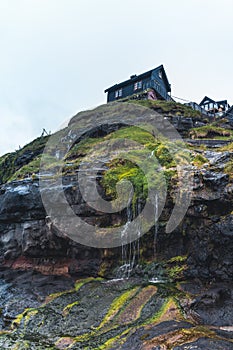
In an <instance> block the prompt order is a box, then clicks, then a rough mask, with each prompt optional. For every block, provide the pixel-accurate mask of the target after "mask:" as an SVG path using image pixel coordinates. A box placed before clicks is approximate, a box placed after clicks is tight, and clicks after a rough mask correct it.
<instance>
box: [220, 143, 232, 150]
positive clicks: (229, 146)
mask: <svg viewBox="0 0 233 350" xmlns="http://www.w3.org/2000/svg"><path fill="white" fill-rule="evenodd" d="M218 151H220V152H225V151H228V152H233V142H231V143H228V145H225V146H223V147H220V148H218Z"/></svg>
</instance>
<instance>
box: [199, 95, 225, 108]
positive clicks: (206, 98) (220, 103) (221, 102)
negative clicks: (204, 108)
mask: <svg viewBox="0 0 233 350" xmlns="http://www.w3.org/2000/svg"><path fill="white" fill-rule="evenodd" d="M207 100H208V101H209V102H213V103H217V105H218V106H219V105H226V104H228V103H227V100H221V101H214V100H213V99H212V98H210V97H208V96H205V97H204V98H203V100H202V101H201V102H200V103H199V106H201V105H202V104H203V103H204V102H205V101H207Z"/></svg>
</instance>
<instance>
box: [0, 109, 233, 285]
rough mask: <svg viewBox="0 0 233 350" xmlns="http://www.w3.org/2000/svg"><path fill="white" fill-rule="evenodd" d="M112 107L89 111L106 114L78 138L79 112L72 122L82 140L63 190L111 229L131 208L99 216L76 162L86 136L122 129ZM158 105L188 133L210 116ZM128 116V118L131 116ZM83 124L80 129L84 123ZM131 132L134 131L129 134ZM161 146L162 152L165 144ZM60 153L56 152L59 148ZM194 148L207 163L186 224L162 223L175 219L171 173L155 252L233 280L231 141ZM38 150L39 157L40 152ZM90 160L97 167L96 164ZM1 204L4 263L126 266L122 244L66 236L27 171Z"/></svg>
mask: <svg viewBox="0 0 233 350" xmlns="http://www.w3.org/2000/svg"><path fill="white" fill-rule="evenodd" d="M109 108H111V107H104V111H103V112H102V111H101V110H98V109H97V111H92V112H90V113H91V114H92V115H93V114H94V115H96V118H100V119H101V118H102V120H101V126H93V125H91V127H90V125H88V123H89V119H88V116H89V115H88V112H87V116H86V122H85V124H84V126H82V128H83V130H82V137H79V138H77V125H76V126H75V127H74V125H75V120H76V119H77V117H75V118H73V120H72V121H71V123H70V124H71V125H73V126H72V131H73V130H74V131H73V133H74V134H75V135H76V138H77V140H76V144H75V146H74V149H75V147H76V149H75V152H73V153H72V149H71V152H70V153H69V154H68V158H67V161H66V165H67V169H68V170H67V171H66V173H65V175H64V176H63V189H62V191H63V190H64V192H65V195H66V198H67V201H68V202H69V203H70V205H71V206H72V208H73V210H74V212H75V213H76V214H77V215H78V216H80V217H82V218H83V219H84V220H88V222H90V223H91V224H93V225H98V226H105V227H106V226H112V225H113V226H114V225H116V224H119V223H120V222H122V217H124V216H125V215H126V212H123V213H122V212H120V213H115V214H100V213H99V212H98V211H97V212H96V211H95V210H93V208H91V207H90V206H89V205H87V203H86V202H85V200H84V199H83V198H82V193H81V192H80V189H79V182H78V173H77V172H76V168H77V164H78V163H77V164H76V163H75V162H77V159H79V158H80V157H81V158H82V157H83V155H85V154H86V153H85V152H87V150H89V148H88V147H89V144H85V142H86V140H87V141H88V142H89V143H90V138H91V140H94V141H91V142H92V143H93V142H97V141H98V140H101V139H102V138H104V137H105V136H106V135H110V136H111V135H112V134H114V132H117V130H118V131H119V130H123V129H122V127H123V126H125V125H124V123H120V122H119V119H118V122H116V118H115V115H113V117H111V113H113V112H112V110H111V109H110V110H109ZM156 108H157V107H156ZM173 108H174V106H173ZM159 111H160V113H161V115H162V116H163V117H164V118H165V119H169V121H170V122H172V123H173V124H174V125H175V127H176V128H178V130H179V132H182V133H183V135H184V136H186V137H187V135H188V134H189V131H190V128H191V127H193V126H199V127H200V125H203V124H205V123H207V121H205V123H203V122H201V117H200V116H195V118H194V117H193V116H191V117H182V116H177V115H176V113H175V112H174V110H172V111H170V112H167V111H165V112H164V111H162V110H161V106H159ZM118 113H119V111H118ZM186 113H187V112H186ZM113 114H114V113H113ZM179 114H180V112H179ZM123 117H124V116H123ZM123 117H122V119H124V118H125V117H124V118H123ZM111 119H112V123H111ZM78 127H79V128H80V127H81V126H80V123H79V124H78ZM132 132H133V131H132V129H131V130H130V131H129V133H132ZM71 136H72V135H71ZM108 137H109V136H108ZM137 137H138V136H137ZM62 138H64V135H63V134H62V133H61V134H60V135H58V139H62ZM63 141H64V140H63ZM212 141H213V140H212ZM42 143H43V142H42ZM217 143H218V141H217V140H216V144H217ZM62 147H64V143H63V146H62ZM190 147H191V146H190ZM40 149H41V146H40ZM195 149H196V151H195ZM159 150H160V152H161V147H160V149H159ZM27 152H28V150H27ZM54 152H57V150H56V149H55V150H54ZM192 152H195V154H197V158H198V157H202V158H203V159H204V161H203V159H201V160H202V163H203V164H202V165H200V164H198V165H195V164H193V165H192V171H193V173H194V186H193V192H192V200H191V203H190V205H189V208H188V210H187V213H186V215H185V217H184V219H183V220H182V222H181V223H180V225H179V226H178V227H177V228H176V229H175V230H174V231H173V232H171V233H166V232H165V225H164V223H165V222H166V221H167V220H168V219H169V216H170V214H171V211H172V208H173V206H174V196H172V192H173V190H174V189H175V187H177V186H179V184H178V183H177V181H175V180H174V181H173V180H172V179H171V183H170V185H171V188H170V193H169V194H168V197H167V199H166V203H165V205H164V208H163V212H162V215H161V218H160V219H159V223H158V225H157V226H156V230H157V231H158V232H157V241H156V255H157V258H158V260H159V261H164V260H168V259H171V258H172V257H176V256H186V257H187V260H186V261H185V262H186V264H187V269H186V271H185V275H186V277H190V278H193V277H199V278H205V279H213V278H215V279H217V280H219V279H220V280H231V279H232V275H233V265H232V257H231V252H232V248H233V246H232V235H233V216H232V211H233V208H232V207H233V204H232V203H233V201H232V197H233V184H232V179H231V176H229V171H226V169H227V166H228V165H229V163H230V162H231V159H232V151H231V148H230V147H229V151H227V150H226V151H223V150H218V149H217V150H213V148H212V149H209V150H208V149H206V148H205V149H200V148H199V146H192ZM157 153H158V154H159V152H157ZM35 156H36V157H37V156H38V151H37V150H36V153H35ZM21 157H22V155H21ZM195 157H196V156H195ZM30 160H31V158H30ZM161 161H164V158H161ZM108 162H109V161H108ZM170 162H171V160H170ZM164 164H165V165H166V163H164ZM91 166H93V165H92V164H90V167H91ZM108 167H109V165H108ZM108 167H106V168H104V169H100V170H99V175H100V177H103V174H104V172H105V171H106V169H108ZM70 169H72V170H70ZM48 183H49V185H48V189H47V191H48V194H47V195H48V197H50V196H51V199H50V200H51V202H53V203H56V202H57V198H58V197H59V193H58V192H57V191H56V195H55V196H54V193H55V192H54V191H53V186H56V184H54V183H53V181H51V180H49V179H48ZM99 192H102V193H101V194H102V195H103V196H105V199H106V198H107V197H108V196H107V197H106V192H104V191H103V187H101V184H100V183H99ZM53 196H54V197H53ZM56 196H57V197H56ZM0 203H1V207H0V242H1V262H2V264H3V265H8V266H13V267H14V268H24V269H28V268H34V269H36V270H38V271H41V272H43V273H48V274H49V273H54V274H70V273H71V274H72V273H76V274H79V275H93V276H96V275H98V274H101V275H103V274H109V271H110V269H111V267H114V266H116V265H120V263H121V262H120V261H121V258H122V257H121V248H119V249H117V248H114V249H107V250H106V249H97V248H91V247H87V246H83V245H81V244H79V243H76V242H74V241H73V240H72V239H70V238H69V237H67V236H66V235H65V234H64V233H63V232H61V231H59V229H58V228H57V227H56V226H55V225H53V223H51V222H50V219H49V217H48V214H47V213H46V212H45V209H44V207H43V204H42V201H41V195H40V189H39V181H38V179H36V178H34V177H29V178H28V179H22V180H20V181H17V180H16V181H12V182H8V183H6V184H3V185H2V186H1V191H0ZM64 215H66V213H64ZM61 216H62V214H61ZM61 221H62V220H61ZM154 231H155V228H152V229H150V231H149V232H148V233H147V234H146V235H145V236H143V237H142V238H141V242H140V257H139V256H138V262H139V260H141V261H150V260H151V259H153V258H154V249H153V247H154ZM103 266H104V268H103ZM104 271H105V272H104Z"/></svg>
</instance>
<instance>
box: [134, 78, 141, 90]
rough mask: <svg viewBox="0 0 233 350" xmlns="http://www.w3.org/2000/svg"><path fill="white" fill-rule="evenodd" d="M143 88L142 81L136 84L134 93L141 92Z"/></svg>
mask: <svg viewBox="0 0 233 350" xmlns="http://www.w3.org/2000/svg"><path fill="white" fill-rule="evenodd" d="M141 88H142V81H141V80H140V81H137V82H136V83H134V91H135V90H139V89H141Z"/></svg>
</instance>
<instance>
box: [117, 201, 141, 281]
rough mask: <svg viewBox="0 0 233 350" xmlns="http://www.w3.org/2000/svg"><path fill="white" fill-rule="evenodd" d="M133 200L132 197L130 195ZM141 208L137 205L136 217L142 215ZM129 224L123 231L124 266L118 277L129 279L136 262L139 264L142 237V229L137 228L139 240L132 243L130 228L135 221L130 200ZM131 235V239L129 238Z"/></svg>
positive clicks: (128, 210) (119, 270) (122, 259)
mask: <svg viewBox="0 0 233 350" xmlns="http://www.w3.org/2000/svg"><path fill="white" fill-rule="evenodd" d="M130 198H131V195H130ZM140 210H141V206H140V203H138V204H137V208H136V210H135V215H136V216H137V215H138V214H140ZM126 213H127V222H126V224H125V225H124V227H123V229H122V231H121V263H122V265H121V266H120V268H119V269H118V273H117V277H119V278H122V279H124V278H129V277H130V274H131V272H132V270H133V268H134V267H135V265H136V261H138V262H139V259H140V236H141V229H140V227H139V226H138V228H137V237H138V238H137V240H136V241H133V242H131V237H130V235H131V232H130V231H129V233H128V227H129V225H130V223H131V221H132V220H133V217H134V215H133V211H132V206H131V201H130V200H129V202H128V204H127V211H126ZM128 235H129V237H128ZM128 238H129V241H130V243H129V244H127V240H128Z"/></svg>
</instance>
